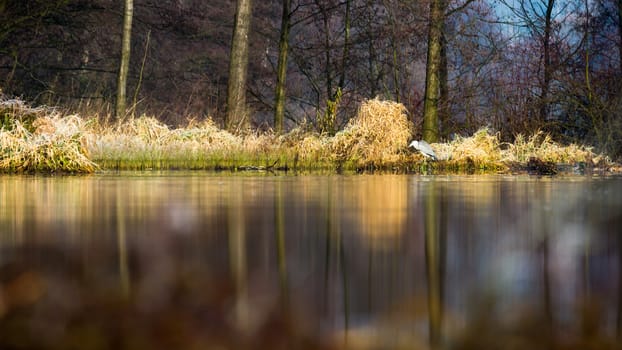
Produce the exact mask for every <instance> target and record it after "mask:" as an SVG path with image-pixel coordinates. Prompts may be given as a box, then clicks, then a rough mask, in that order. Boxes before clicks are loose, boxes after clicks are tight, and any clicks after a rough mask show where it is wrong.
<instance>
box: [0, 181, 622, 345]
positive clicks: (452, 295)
mask: <svg viewBox="0 0 622 350" xmlns="http://www.w3.org/2000/svg"><path fill="white" fill-rule="evenodd" d="M619 193H622V179H621V178H589V177H568V178H556V179H551V178H536V177H527V176H521V177H514V176H507V177H502V176H480V177H438V176H437V177H426V176H391V175H382V176H378V175H375V176H295V177H294V176H291V177H288V176H285V177H275V176H270V175H267V176H257V175H254V176H222V175H218V174H211V173H125V174H121V175H118V174H116V175H115V174H102V175H94V176H81V177H29V176H3V177H0V203H1V204H0V348H1V349H81V350H90V349H128V350H129V349H216V348H219V349H344V348H348V349H402V348H403V349H439V348H441V349H618V348H620V345H621V344H622V342H620V338H619V336H620V329H621V325H620V322H621V321H620V320H622V303H621V295H622V293H621V292H620V291H621V290H622V278H621V277H620V276H621V275H622V238H621V237H620V234H619V227H620V224H622V198H620V196H619Z"/></svg>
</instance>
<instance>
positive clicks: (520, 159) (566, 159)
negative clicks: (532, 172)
mask: <svg viewBox="0 0 622 350" xmlns="http://www.w3.org/2000/svg"><path fill="white" fill-rule="evenodd" d="M503 158H504V160H505V161H509V162H517V163H524V162H527V161H528V160H529V159H530V158H538V159H541V160H543V161H545V162H553V163H577V162H591V161H592V160H595V161H597V162H598V161H599V160H600V158H602V156H599V155H597V154H595V153H594V152H593V151H592V148H591V147H585V146H580V145H576V144H570V145H567V146H564V145H560V144H559V143H556V142H554V141H553V140H552V139H551V136H550V135H546V134H543V133H542V132H541V131H538V132H536V133H535V134H533V135H531V136H530V137H529V138H525V137H524V136H523V135H521V134H518V135H516V138H515V140H514V143H511V144H508V148H507V150H505V151H504V152H503Z"/></svg>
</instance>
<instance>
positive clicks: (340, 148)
mask: <svg viewBox="0 0 622 350" xmlns="http://www.w3.org/2000/svg"><path fill="white" fill-rule="evenodd" d="M8 103H9V101H4V102H2V101H0V107H2V108H4V109H5V110H6V109H7V108H10V112H11V113H8V112H6V113H5V112H3V113H4V115H5V118H4V119H3V129H2V130H1V131H0V133H1V136H2V138H1V141H0V142H1V143H0V171H5V172H55V171H65V172H92V171H94V170H96V169H97V167H98V166H99V167H100V168H102V169H119V170H144V169H153V170H168V169H189V170H192V169H206V170H218V169H231V170H241V169H274V170H277V169H288V170H289V169H295V170H312V171H313V170H331V171H335V170H339V171H341V170H359V171H360V170H391V171H399V172H464V171H468V172H473V171H481V172H490V171H500V170H505V169H508V167H509V166H510V165H511V166H514V167H515V166H516V165H517V164H518V166H519V167H520V166H521V165H522V166H524V165H525V164H526V163H527V162H528V161H529V160H530V159H532V158H536V159H539V160H542V161H544V162H553V163H577V162H584V163H586V164H588V165H589V164H592V161H598V160H599V158H602V157H599V156H597V155H595V154H594V153H593V152H592V151H591V149H589V148H586V147H582V146H577V145H570V146H561V145H559V144H557V143H555V142H553V141H552V140H551V138H550V137H549V136H548V135H543V134H542V133H536V134H535V135H532V136H531V137H528V138H525V137H524V136H522V135H518V136H517V137H516V142H515V143H514V144H502V143H501V142H500V141H499V137H498V135H497V134H493V133H491V132H490V131H489V130H487V129H481V130H479V131H477V132H476V133H475V134H474V135H473V136H471V137H458V138H456V139H455V140H453V141H451V142H448V143H439V144H433V145H432V147H433V148H434V150H435V151H436V153H437V155H438V156H439V159H440V161H438V162H430V161H426V160H425V159H423V158H422V157H421V156H420V155H419V154H417V153H412V152H411V151H409V150H407V149H406V145H407V144H408V141H409V139H410V138H411V135H412V134H413V130H412V124H411V123H410V121H409V120H408V117H407V116H406V110H405V108H404V106H403V105H401V104H399V103H395V102H388V101H380V100H377V99H376V100H369V101H366V102H364V103H363V104H362V105H361V108H360V109H359V112H358V114H357V115H356V116H355V117H354V118H352V119H351V120H350V122H349V123H348V125H346V127H345V128H344V129H343V130H342V131H340V132H338V133H337V134H336V135H335V136H332V137H330V136H327V135H323V134H318V133H316V132H313V131H310V130H307V129H306V128H305V127H299V128H297V129H294V130H292V131H291V132H289V133H287V134H284V135H277V134H274V133H271V132H267V133H261V134H260V133H250V134H246V135H243V136H238V135H233V134H231V133H229V132H227V131H225V130H223V129H220V128H219V127H218V126H217V125H216V124H215V123H214V122H213V121H212V120H210V119H207V120H205V121H201V122H197V121H190V122H188V124H187V125H185V126H183V127H179V128H170V127H169V126H167V125H165V124H163V123H161V122H160V121H158V120H156V119H155V118H151V117H147V116H142V117H138V118H128V119H126V120H121V121H118V122H115V123H112V124H105V123H101V122H100V121H98V120H97V119H94V118H93V119H87V120H85V119H83V118H80V117H78V116H75V115H73V116H61V115H59V114H58V113H56V112H54V111H53V110H48V109H44V108H38V109H32V108H31V107H28V106H26V105H24V104H23V103H22V104H16V103H14V101H11V102H10V103H11V104H10V105H9V104H8ZM20 116H27V117H28V118H25V117H24V118H22V117H20ZM33 116H36V118H35V119H34V120H31V119H33ZM26 119H27V120H28V123H24V122H22V120H26Z"/></svg>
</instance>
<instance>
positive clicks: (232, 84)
mask: <svg viewBox="0 0 622 350" xmlns="http://www.w3.org/2000/svg"><path fill="white" fill-rule="evenodd" d="M250 24H251V0H238V2H237V8H236V13H235V24H234V26H233V38H232V39H231V54H230V56H229V57H230V61H229V82H228V85H227V113H226V116H225V127H226V128H227V130H229V131H230V132H233V133H239V132H241V131H243V130H245V129H247V128H248V126H249V120H248V111H247V109H246V77H247V72H248V35H249V32H250Z"/></svg>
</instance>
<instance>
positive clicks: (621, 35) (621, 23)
mask: <svg viewBox="0 0 622 350" xmlns="http://www.w3.org/2000/svg"><path fill="white" fill-rule="evenodd" d="M618 39H619V41H618V56H619V57H618V60H619V65H620V67H619V68H620V79H622V0H618Z"/></svg>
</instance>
